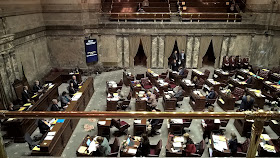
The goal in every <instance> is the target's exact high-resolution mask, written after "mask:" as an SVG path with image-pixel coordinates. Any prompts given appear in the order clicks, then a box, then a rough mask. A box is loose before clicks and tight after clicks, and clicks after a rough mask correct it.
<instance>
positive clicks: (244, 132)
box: [233, 119, 254, 137]
mask: <svg viewBox="0 0 280 158" xmlns="http://www.w3.org/2000/svg"><path fill="white" fill-rule="evenodd" d="M253 123H254V121H253V120H248V121H247V120H243V119H242V120H240V119H235V120H234V123H233V124H234V126H235V128H236V129H237V131H238V133H239V134H240V135H241V136H242V137H249V136H250V135H251V128H252V124H253Z"/></svg>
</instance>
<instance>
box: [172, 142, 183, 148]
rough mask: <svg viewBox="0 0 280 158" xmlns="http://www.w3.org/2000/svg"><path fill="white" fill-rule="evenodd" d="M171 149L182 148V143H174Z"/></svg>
mask: <svg viewBox="0 0 280 158" xmlns="http://www.w3.org/2000/svg"><path fill="white" fill-rule="evenodd" d="M173 147H174V148H181V147H182V143H181V142H174V143H173Z"/></svg>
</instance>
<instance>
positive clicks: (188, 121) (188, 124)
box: [183, 119, 192, 132]
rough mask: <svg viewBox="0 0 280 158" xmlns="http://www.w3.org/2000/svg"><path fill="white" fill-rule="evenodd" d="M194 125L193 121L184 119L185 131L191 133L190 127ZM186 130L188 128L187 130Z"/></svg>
mask: <svg viewBox="0 0 280 158" xmlns="http://www.w3.org/2000/svg"><path fill="white" fill-rule="evenodd" d="M191 124H192V119H183V126H184V131H188V132H190V131H191V130H189V127H190V126H191ZM185 128H188V129H187V130H186V129H185Z"/></svg>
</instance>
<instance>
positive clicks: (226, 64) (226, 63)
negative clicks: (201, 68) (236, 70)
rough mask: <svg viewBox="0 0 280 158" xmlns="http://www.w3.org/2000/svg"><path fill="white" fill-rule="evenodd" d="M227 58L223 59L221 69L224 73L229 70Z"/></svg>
mask: <svg viewBox="0 0 280 158" xmlns="http://www.w3.org/2000/svg"><path fill="white" fill-rule="evenodd" d="M229 63H230V62H229V57H228V56H225V59H224V60H223V69H224V70H225V71H229V70H230V65H229Z"/></svg>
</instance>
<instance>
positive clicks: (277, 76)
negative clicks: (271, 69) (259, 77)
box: [270, 73, 280, 82]
mask: <svg viewBox="0 0 280 158" xmlns="http://www.w3.org/2000/svg"><path fill="white" fill-rule="evenodd" d="M270 81H272V82H279V81H280V74H278V73H273V74H270Z"/></svg>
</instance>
